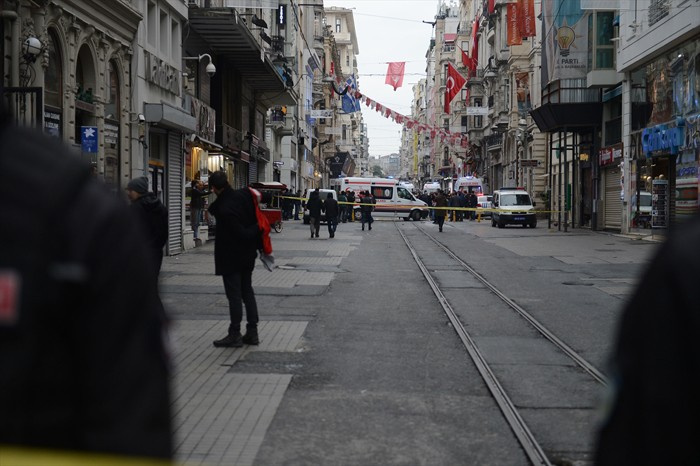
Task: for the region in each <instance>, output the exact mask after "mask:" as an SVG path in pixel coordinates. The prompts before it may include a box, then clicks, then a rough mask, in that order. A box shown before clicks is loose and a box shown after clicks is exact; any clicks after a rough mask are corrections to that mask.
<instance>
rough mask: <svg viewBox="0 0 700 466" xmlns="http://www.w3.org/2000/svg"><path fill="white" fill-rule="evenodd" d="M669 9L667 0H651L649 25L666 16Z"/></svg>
mask: <svg viewBox="0 0 700 466" xmlns="http://www.w3.org/2000/svg"><path fill="white" fill-rule="evenodd" d="M670 9H671V6H670V5H669V1H668V0H651V5H649V26H653V25H654V24H656V23H658V22H659V21H661V19H663V18H665V17H666V16H668V14H669V12H670Z"/></svg>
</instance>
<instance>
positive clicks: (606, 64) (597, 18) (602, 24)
mask: <svg viewBox="0 0 700 466" xmlns="http://www.w3.org/2000/svg"><path fill="white" fill-rule="evenodd" d="M614 20H615V13H614V12H612V11H596V12H594V13H593V14H591V15H590V16H589V17H588V69H589V70H609V69H614V68H615V44H614V42H613V41H612V39H613V37H615V27H614V26H613V22H614Z"/></svg>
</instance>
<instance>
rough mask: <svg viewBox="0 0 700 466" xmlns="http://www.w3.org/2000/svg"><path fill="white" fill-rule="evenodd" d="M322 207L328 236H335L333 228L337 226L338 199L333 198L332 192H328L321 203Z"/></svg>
mask: <svg viewBox="0 0 700 466" xmlns="http://www.w3.org/2000/svg"><path fill="white" fill-rule="evenodd" d="M323 209H324V210H325V211H326V223H328V236H330V237H331V238H334V237H335V230H336V228H338V212H339V207H338V201H336V200H335V199H333V193H328V196H326V200H325V202H324V203H323Z"/></svg>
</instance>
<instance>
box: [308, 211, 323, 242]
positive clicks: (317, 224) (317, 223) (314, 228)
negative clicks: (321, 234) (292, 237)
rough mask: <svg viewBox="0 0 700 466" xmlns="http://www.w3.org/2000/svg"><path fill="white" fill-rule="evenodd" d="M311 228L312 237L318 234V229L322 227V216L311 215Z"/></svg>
mask: <svg viewBox="0 0 700 466" xmlns="http://www.w3.org/2000/svg"><path fill="white" fill-rule="evenodd" d="M309 228H311V237H313V236H314V234H316V236H318V230H319V229H320V228H321V216H320V215H319V216H318V217H309Z"/></svg>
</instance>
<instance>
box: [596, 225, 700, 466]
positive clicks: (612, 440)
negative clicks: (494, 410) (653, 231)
mask: <svg viewBox="0 0 700 466" xmlns="http://www.w3.org/2000/svg"><path fill="white" fill-rule="evenodd" d="M698 277H700V217H697V216H696V217H695V218H694V219H693V220H690V221H689V222H688V223H687V224H685V225H680V226H678V227H677V230H676V231H672V232H671V233H670V236H669V238H668V240H667V241H666V243H665V244H664V245H663V246H662V247H661V248H660V249H659V251H658V252H657V254H656V256H655V258H654V259H653V261H652V262H651V264H649V267H648V268H647V270H646V272H645V275H644V276H643V278H642V281H641V282H640V284H639V286H638V287H637V290H636V292H635V293H634V295H633V296H632V299H631V300H630V301H629V303H628V304H627V306H626V308H625V310H624V313H623V315H622V320H621V324H620V327H619V330H618V336H617V345H616V348H615V351H614V353H613V359H612V377H611V379H612V384H611V385H612V387H611V388H612V390H611V392H612V393H614V399H613V400H611V403H610V412H609V415H608V418H607V420H606V422H605V423H604V424H603V426H602V430H601V432H600V437H599V442H598V452H597V457H596V464H598V465H616V466H617V465H621V466H627V465H630V466H631V465H657V464H700V442H698V439H700V422H698V419H700V397H699V396H698V394H700V347H699V346H698V337H699V336H700V305H698V298H697V290H698Z"/></svg>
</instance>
